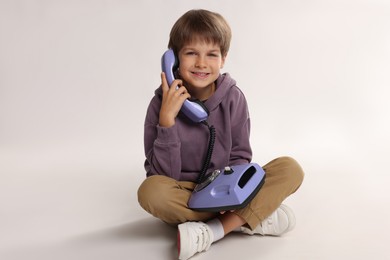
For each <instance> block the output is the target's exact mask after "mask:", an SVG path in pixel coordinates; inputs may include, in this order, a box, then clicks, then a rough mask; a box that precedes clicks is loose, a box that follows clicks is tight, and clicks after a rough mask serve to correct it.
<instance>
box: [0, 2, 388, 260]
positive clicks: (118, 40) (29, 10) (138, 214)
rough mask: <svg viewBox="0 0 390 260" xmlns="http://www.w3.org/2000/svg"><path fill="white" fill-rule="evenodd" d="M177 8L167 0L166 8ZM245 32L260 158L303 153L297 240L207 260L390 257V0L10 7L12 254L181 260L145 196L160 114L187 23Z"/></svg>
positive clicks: (242, 54) (1, 182)
mask: <svg viewBox="0 0 390 260" xmlns="http://www.w3.org/2000/svg"><path fill="white" fill-rule="evenodd" d="M167 2H169V4H167ZM192 8H206V9H211V10H214V11H218V12H220V13H222V14H223V15H224V16H225V17H226V18H227V19H228V20H229V22H230V24H231V27H232V29H233V40H232V45H231V51H230V52H229V55H228V59H227V61H226V64H225V67H224V70H226V71H227V72H230V73H231V74H232V76H233V77H234V78H235V79H236V80H237V81H238V83H239V86H240V88H241V89H242V90H243V91H244V93H245V94H246V97H247V100H248V104H249V107H250V111H251V123H252V133H251V139H252V140H251V141H252V147H253V152H254V158H253V160H254V161H255V162H258V163H259V164H265V163H267V162H268V161H269V160H271V159H273V158H275V157H277V156H282V155H289V156H292V157H294V158H295V159H297V160H298V161H299V162H300V163H301V165H302V167H303V169H304V170H305V173H306V177H305V180H304V183H303V185H302V187H301V188H300V189H299V190H298V192H297V193H296V194H294V195H292V196H291V197H289V198H288V199H287V201H285V203H286V204H288V205H289V206H290V207H291V208H293V210H294V212H295V214H296V218H297V225H296V228H295V229H294V230H293V231H292V232H290V233H288V234H286V235H285V236H283V237H279V238H276V237H257V236H255V237H251V236H247V235H241V234H232V235H229V236H228V237H226V238H225V239H223V240H221V241H219V242H218V243H216V244H215V245H213V246H212V247H211V248H210V250H209V251H208V252H206V253H202V254H199V255H197V256H195V257H194V258H193V259H245V260H246V259H263V260H267V259H269V260H279V259H288V260H312V259H315V260H318V259H324V260H329V259H332V260H333V259H342V260H344V259H353V260H357V259H364V260H365V259H390V252H389V250H388V248H389V246H388V245H389V243H388V234H389V231H390V224H389V223H390V221H389V219H390V206H389V202H390V192H389V184H390V172H389V166H388V164H389V163H388V162H389V158H388V157H389V147H390V135H389V133H390V121H389V118H390V105H389V100H390V88H389V87H390V78H389V71H390V47H389V46H390V3H389V2H388V1H385V0H359V1H358V0H312V1H265V0H264V1H263V0H261V1H260V0H259V1H257V0H256V1H245V4H243V2H242V1H236V0H226V1H224V4H221V3H220V2H219V1H216V2H214V1H209V0H199V1H195V2H194V1H183V0H170V1H166V0H162V1H119V0H113V1H92V0H85V1H61V0H53V1H27V0H19V1H13V0H12V1H11V0H10V1H7V0H0V37H1V40H0V75H1V76H0V259H1V260H25V259H26V260H62V259H64V260H70V259H71V260H90V259H91V260H99V259H102V260H106V259H113V260H129V259H142V260H149V259H150V260H155V259H176V258H177V255H176V254H177V253H176V231H175V229H174V228H172V227H169V226H167V225H165V224H164V223H162V222H160V221H159V220H156V219H154V218H153V217H151V216H149V215H148V214H147V213H145V212H144V211H143V210H142V209H141V208H140V206H139V205H138V202H137V196H136V193H137V188H138V186H139V184H140V183H141V182H142V181H143V179H144V177H145V173H144V169H143V162H144V156H143V122H144V116H145V111H146V106H147V104H148V102H149V100H150V98H151V96H152V95H153V92H154V90H155V88H156V87H157V86H158V85H159V73H160V64H159V62H160V57H161V56H160V55H161V54H162V52H163V51H165V49H166V43H167V41H168V35H169V30H170V28H171V26H172V24H173V23H174V21H175V20H176V19H177V18H178V17H179V16H180V15H182V14H183V13H184V12H185V11H187V10H188V9H192Z"/></svg>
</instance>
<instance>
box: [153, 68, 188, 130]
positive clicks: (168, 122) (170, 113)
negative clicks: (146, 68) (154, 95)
mask: <svg viewBox="0 0 390 260" xmlns="http://www.w3.org/2000/svg"><path fill="white" fill-rule="evenodd" d="M181 84H183V82H182V81H181V80H174V81H173V82H172V85H171V86H168V82H167V79H166V77H165V73H164V72H162V73H161V88H162V92H163V95H162V103H161V108H160V118H159V125H160V126H162V127H171V126H173V125H174V124H175V118H176V116H177V114H178V113H179V111H180V108H181V107H182V105H183V103H184V101H185V100H186V99H187V98H190V97H191V95H190V94H189V93H188V92H187V89H186V88H185V87H184V86H182V85H181ZM177 86H179V88H178V89H176V87H177Z"/></svg>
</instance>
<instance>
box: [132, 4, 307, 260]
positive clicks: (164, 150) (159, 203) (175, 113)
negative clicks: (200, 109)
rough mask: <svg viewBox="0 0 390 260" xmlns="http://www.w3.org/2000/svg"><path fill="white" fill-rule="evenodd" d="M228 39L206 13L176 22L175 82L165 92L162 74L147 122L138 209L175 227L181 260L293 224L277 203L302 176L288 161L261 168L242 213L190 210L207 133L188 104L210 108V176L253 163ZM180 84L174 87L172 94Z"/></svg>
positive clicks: (225, 29)
mask: <svg viewBox="0 0 390 260" xmlns="http://www.w3.org/2000/svg"><path fill="white" fill-rule="evenodd" d="M230 40H231V30H230V27H229V25H228V24H227V22H226V21H225V19H224V18H223V17H222V16H221V15H219V14H217V13H214V12H210V11H207V10H190V11H188V12H187V13H185V14H184V15H183V16H182V17H180V18H179V19H178V21H177V22H176V23H175V24H174V26H173V28H172V30H171V33H170V40H169V44H168V47H169V48H171V49H173V51H174V53H175V54H176V56H177V58H178V60H179V68H178V70H177V72H176V78H178V79H176V80H174V81H173V83H172V84H171V85H170V86H169V85H168V83H167V80H166V77H165V74H164V73H162V74H161V86H160V87H159V88H158V89H157V90H156V91H155V96H154V97H153V99H152V100H151V102H150V104H149V107H148V110H147V113H146V119H145V133H144V144H145V155H146V161H145V169H146V172H147V178H146V179H145V181H144V182H143V183H142V184H141V186H140V188H139V190H138V200H139V203H140V205H141V206H142V207H143V208H144V209H145V210H146V211H147V212H149V213H150V214H152V215H153V216H155V217H157V218H159V219H161V220H162V221H164V222H166V223H168V224H172V225H178V235H177V237H178V251H179V259H188V258H190V257H192V256H193V255H195V254H196V253H198V252H202V251H206V250H208V249H209V247H210V245H211V244H212V243H213V242H216V241H218V240H219V239H221V238H223V237H224V236H225V235H227V234H228V233H230V232H232V231H238V232H242V233H246V234H250V235H253V234H259V235H271V236H280V235H282V234H284V233H286V232H287V231H289V230H291V229H292V228H293V227H294V225H295V217H294V214H293V212H292V211H291V209H289V208H288V207H287V206H285V205H282V204H281V203H282V202H283V200H284V199H285V198H286V197H288V196H289V195H290V194H292V193H294V192H295V191H296V190H297V189H298V188H299V186H300V185H301V183H302V181H303V175H304V174H303V171H302V169H301V167H300V166H299V165H298V163H297V162H296V161H295V160H294V159H292V158H290V157H281V158H277V159H275V160H273V161H271V162H269V163H268V164H266V165H265V166H263V169H264V171H265V173H266V178H265V183H264V185H263V186H262V188H261V189H260V191H259V192H258V193H257V195H256V196H255V197H254V198H253V199H252V201H251V202H250V203H249V204H248V205H247V206H246V207H244V208H242V209H237V210H235V211H229V212H219V213H212V212H201V211H194V210H191V209H189V208H188V206H187V202H188V200H189V198H190V196H191V192H192V191H193V189H194V187H195V186H196V180H197V178H198V176H199V174H200V172H201V170H202V166H203V163H204V160H205V157H206V153H207V148H208V143H209V131H208V129H207V127H206V126H205V125H204V124H201V123H194V122H192V121H191V120H189V119H188V118H187V117H186V116H185V115H183V114H182V113H180V109H181V106H182V105H183V102H184V101H185V100H186V99H187V98H191V99H198V100H200V101H202V102H203V103H204V105H205V106H206V107H207V109H208V110H209V112H210V114H209V118H208V119H207V121H208V123H209V124H210V125H213V126H214V127H215V131H216V138H215V144H214V152H213V154H212V157H211V162H210V164H209V168H208V171H207V172H211V171H213V170H215V169H223V168H224V167H225V166H233V165H239V164H247V163H249V162H250V161H251V160H252V150H251V146H250V142H249V133H250V118H249V112H248V107H247V101H246V99H245V97H244V95H243V93H242V92H241V90H240V89H239V88H238V87H237V86H236V82H235V81H234V80H233V79H232V78H231V77H230V75H229V74H227V73H225V74H221V73H220V69H221V68H222V67H223V65H224V63H225V60H226V56H227V53H228V51H229V46H230ZM177 86H179V88H177Z"/></svg>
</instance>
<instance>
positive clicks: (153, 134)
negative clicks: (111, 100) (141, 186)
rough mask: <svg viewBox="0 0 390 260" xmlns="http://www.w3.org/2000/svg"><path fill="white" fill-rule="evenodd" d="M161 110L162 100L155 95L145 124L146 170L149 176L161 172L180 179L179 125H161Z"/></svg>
mask: <svg viewBox="0 0 390 260" xmlns="http://www.w3.org/2000/svg"><path fill="white" fill-rule="evenodd" d="M159 110H160V101H159V99H158V97H157V96H155V97H154V98H153V99H152V101H151V102H150V104H149V107H148V110H147V115H146V118H145V124H144V146H145V147H144V149H145V156H146V161H145V170H146V173H147V176H151V175H156V174H159V175H166V176H169V177H172V178H174V179H179V177H180V171H181V155H180V147H181V143H180V138H179V135H178V131H177V127H176V125H174V126H172V127H169V128H166V127H160V126H159V125H158V115H159Z"/></svg>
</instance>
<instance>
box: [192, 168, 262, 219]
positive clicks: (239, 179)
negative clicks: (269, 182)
mask: <svg viewBox="0 0 390 260" xmlns="http://www.w3.org/2000/svg"><path fill="white" fill-rule="evenodd" d="M264 181H265V172H264V170H263V168H261V167H260V166H259V165H258V164H256V163H248V164H242V165H235V166H230V167H229V166H228V167H225V169H223V170H215V171H214V172H212V173H210V174H209V175H208V176H206V179H205V180H204V181H203V182H201V183H199V184H198V185H196V187H195V189H194V191H193V192H192V194H191V197H190V200H189V201H188V207H189V208H191V209H193V210H199V211H210V212H220V211H226V210H232V209H239V208H243V207H245V206H246V205H247V204H248V203H249V202H250V201H251V200H252V199H253V198H254V197H255V196H256V194H257V193H258V192H259V190H260V188H261V187H262V186H263V184H264Z"/></svg>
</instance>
